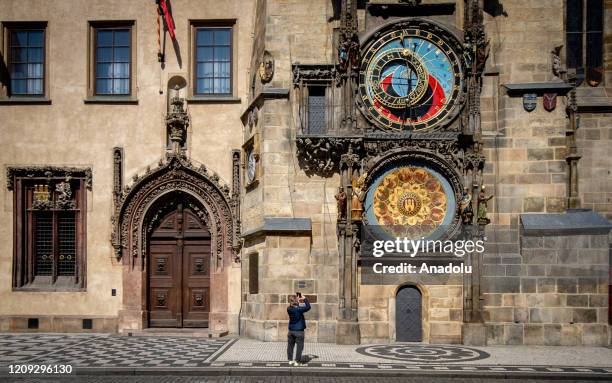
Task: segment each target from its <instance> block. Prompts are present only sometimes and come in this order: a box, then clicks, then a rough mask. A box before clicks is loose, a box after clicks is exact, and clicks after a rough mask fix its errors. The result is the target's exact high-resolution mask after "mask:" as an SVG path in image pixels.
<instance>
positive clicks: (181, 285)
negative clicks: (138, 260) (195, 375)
mask: <svg viewBox="0 0 612 383" xmlns="http://www.w3.org/2000/svg"><path fill="white" fill-rule="evenodd" d="M192 206H193V205H192V204H190V203H189V201H188V200H187V198H185V197H184V196H181V194H175V195H174V196H173V197H172V198H171V199H166V200H165V201H164V203H163V205H162V206H160V208H159V209H158V211H157V213H156V214H155V215H154V217H153V219H152V222H151V224H150V225H149V230H148V231H149V234H148V235H149V241H148V252H149V254H148V259H149V262H148V270H147V271H148V273H147V274H148V294H147V295H148V310H149V327H208V325H209V313H210V265H211V235H210V231H209V229H208V227H207V225H206V223H205V222H204V221H203V220H202V219H201V218H200V217H198V215H197V214H196V212H194V211H193V209H192Z"/></svg>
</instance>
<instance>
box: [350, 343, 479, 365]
mask: <svg viewBox="0 0 612 383" xmlns="http://www.w3.org/2000/svg"><path fill="white" fill-rule="evenodd" d="M356 351H357V352H358V353H360V354H362V355H366V356H373V357H376V358H384V359H394V360H401V361H403V362H412V363H447V362H467V361H471V360H480V359H486V358H488V357H489V354H488V353H486V352H484V351H481V350H477V349H474V348H469V347H463V346H450V345H437V344H410V343H396V344H377V345H371V346H365V347H359V348H358V349H357V350H356Z"/></svg>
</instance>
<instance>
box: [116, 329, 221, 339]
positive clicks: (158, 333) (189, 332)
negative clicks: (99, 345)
mask: <svg viewBox="0 0 612 383" xmlns="http://www.w3.org/2000/svg"><path fill="white" fill-rule="evenodd" d="M227 334H228V332H227V331H225V332H221V333H219V332H211V331H210V330H209V329H207V328H197V329H193V328H147V329H143V330H134V331H129V332H126V333H123V335H125V336H152V337H165V336H173V337H187V338H220V337H223V336H226V335H227Z"/></svg>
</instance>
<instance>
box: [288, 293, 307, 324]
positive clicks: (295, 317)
mask: <svg viewBox="0 0 612 383" xmlns="http://www.w3.org/2000/svg"><path fill="white" fill-rule="evenodd" d="M308 310H310V303H309V302H308V299H305V298H304V306H297V307H292V306H289V307H287V314H289V331H303V330H304V329H305V328H306V319H304V313H305V312H306V311H308Z"/></svg>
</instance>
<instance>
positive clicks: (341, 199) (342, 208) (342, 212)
mask: <svg viewBox="0 0 612 383" xmlns="http://www.w3.org/2000/svg"><path fill="white" fill-rule="evenodd" d="M335 197H336V202H337V204H338V219H344V218H346V193H345V192H344V188H342V186H341V187H339V188H338V193H337V194H336V195H335Z"/></svg>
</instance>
